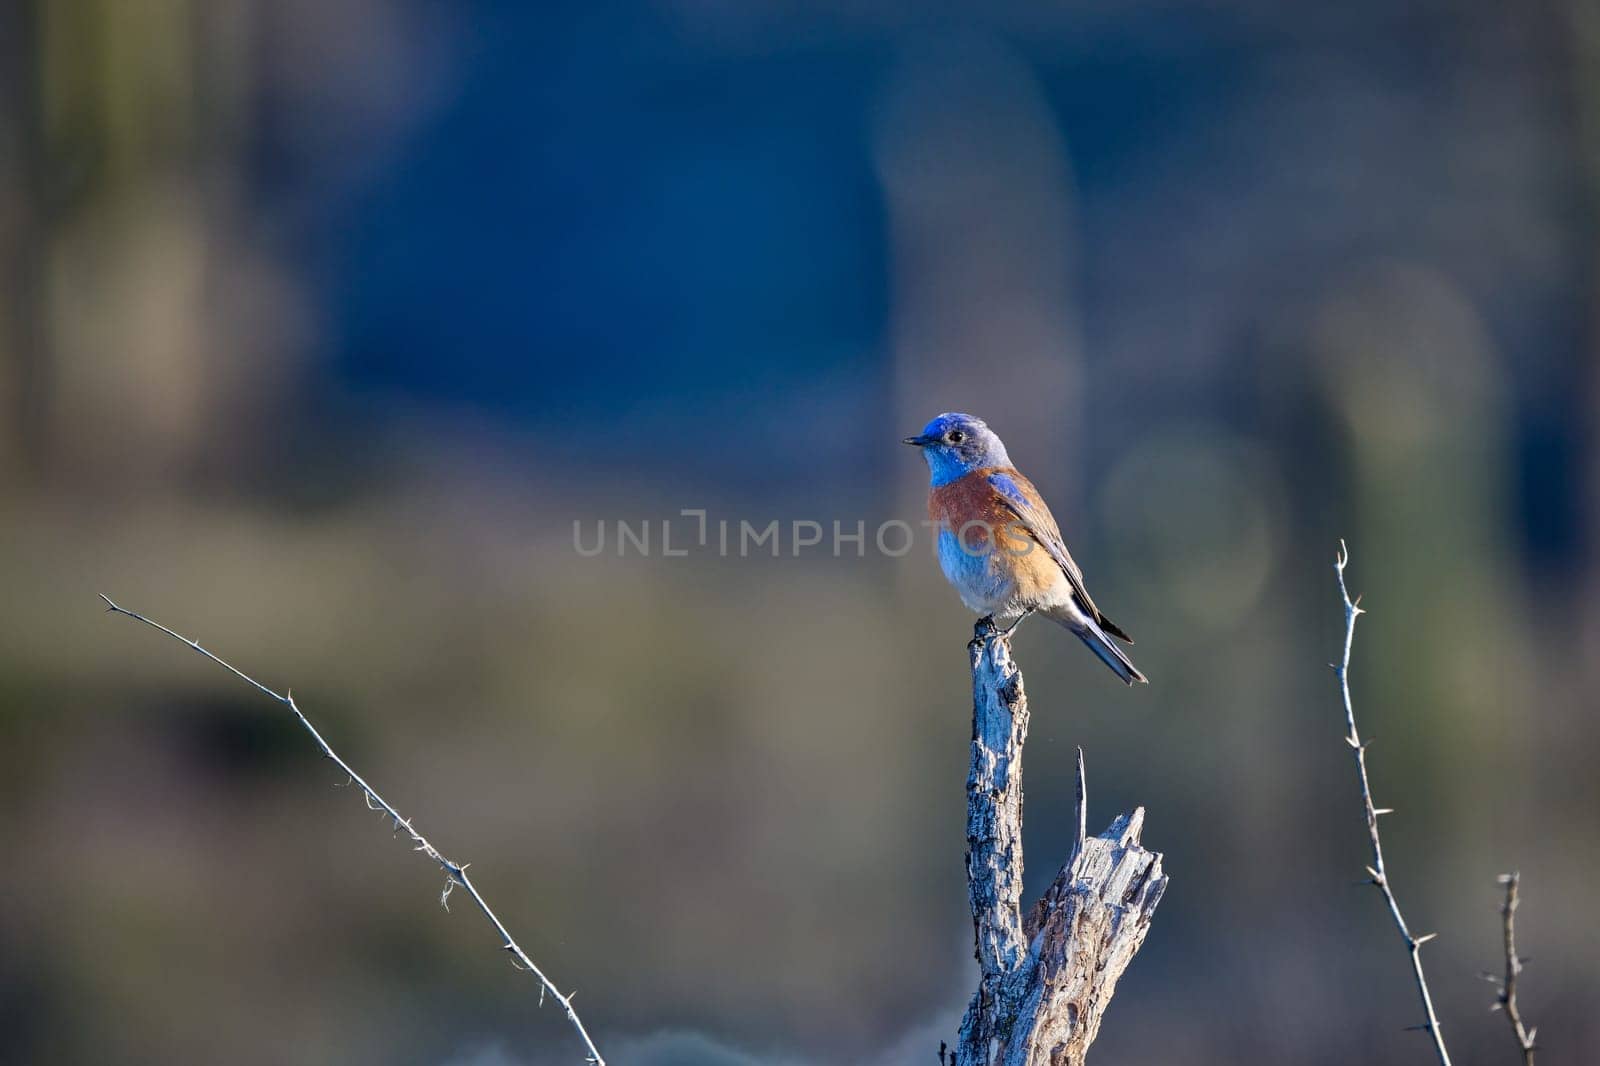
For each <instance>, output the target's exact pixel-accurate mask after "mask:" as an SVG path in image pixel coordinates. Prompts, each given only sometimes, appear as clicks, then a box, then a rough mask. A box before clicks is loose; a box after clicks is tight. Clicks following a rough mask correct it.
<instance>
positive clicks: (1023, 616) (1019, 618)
mask: <svg viewBox="0 0 1600 1066" xmlns="http://www.w3.org/2000/svg"><path fill="white" fill-rule="evenodd" d="M1034 610H1035V608H1032V607H1029V608H1028V609H1027V610H1025V611H1023V612H1022V613H1021V614H1019V615H1017V620H1016V621H1015V622H1012V623H1011V624H1010V625H1008V626H1006V627H1005V628H1004V629H1002V630H1000V636H1002V637H1009V636H1010V635H1011V631H1012V630H1013V629H1015V628H1017V627H1018V626H1020V625H1021V624H1022V623H1023V622H1025V621H1026V620H1027V618H1028V616H1029V615H1031V614H1033V612H1034ZM989 624H990V625H993V624H994V619H993V618H992V617H991V618H990V619H989Z"/></svg>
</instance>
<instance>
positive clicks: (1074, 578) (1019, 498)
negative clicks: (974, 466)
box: [989, 471, 1104, 621]
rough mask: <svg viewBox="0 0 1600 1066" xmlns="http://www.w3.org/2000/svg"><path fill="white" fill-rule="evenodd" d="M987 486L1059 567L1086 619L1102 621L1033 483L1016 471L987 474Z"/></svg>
mask: <svg viewBox="0 0 1600 1066" xmlns="http://www.w3.org/2000/svg"><path fill="white" fill-rule="evenodd" d="M989 485H990V487H991V488H993V489H994V492H995V496H996V498H997V499H998V501H999V503H1000V506H1001V508H1002V509H1003V510H1005V511H1009V512H1010V513H1011V514H1012V515H1014V516H1015V517H1016V519H1017V523H1018V524H1019V525H1021V526H1022V528H1023V529H1024V530H1026V531H1027V533H1028V535H1029V536H1030V537H1032V538H1033V539H1034V541H1035V542H1036V543H1037V544H1038V545H1039V546H1040V547H1041V548H1043V549H1044V550H1045V551H1046V552H1049V553H1050V558H1052V559H1054V560H1055V562H1056V565H1057V566H1059V567H1061V572H1062V573H1064V574H1066V575H1067V580H1068V581H1069V582H1070V583H1071V584H1072V592H1073V594H1074V596H1076V597H1077V600H1078V603H1079V604H1080V605H1081V606H1082V607H1083V609H1084V610H1085V611H1087V612H1088V614H1089V617H1091V618H1093V619H1095V620H1096V621H1100V620H1102V619H1103V618H1104V616H1103V615H1102V614H1101V613H1100V608H1098V607H1096V606H1095V605H1094V601H1093V600H1091V599H1090V598H1089V590H1088V589H1086V588H1084V587H1083V571H1082V570H1081V569H1079V568H1078V564H1077V563H1076V562H1074V561H1073V559H1072V554H1071V553H1070V552H1068V551H1067V545H1066V542H1065V541H1063V540H1062V539H1061V529H1060V527H1059V526H1057V525H1056V520H1055V516H1053V515H1052V514H1051V513H1050V508H1048V507H1046V506H1045V504H1044V501H1043V500H1042V499H1040V497H1039V492H1038V490H1037V489H1035V488H1034V487H1033V483H1032V482H1031V481H1029V480H1028V479H1027V478H1025V477H1023V476H1022V475H1021V474H1019V473H1016V472H1015V471H1006V472H997V473H993V474H990V475H989Z"/></svg>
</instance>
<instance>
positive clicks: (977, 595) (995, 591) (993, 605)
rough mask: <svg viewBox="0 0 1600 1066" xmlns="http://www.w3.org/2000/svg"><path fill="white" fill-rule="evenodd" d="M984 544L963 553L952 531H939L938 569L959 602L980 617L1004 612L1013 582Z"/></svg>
mask: <svg viewBox="0 0 1600 1066" xmlns="http://www.w3.org/2000/svg"><path fill="white" fill-rule="evenodd" d="M986 548H987V545H974V546H973V547H972V548H971V550H963V549H962V547H961V542H960V541H958V540H957V539H956V534H955V533H954V532H953V531H952V530H948V529H942V530H940V531H939V568H940V569H942V570H943V571H944V576H945V580H946V581H948V582H950V584H951V585H953V586H955V590H956V591H957V592H958V593H960V594H961V601H962V602H963V603H965V604H966V605H967V606H968V607H970V608H972V609H973V610H974V611H977V612H978V613H980V614H992V613H994V612H996V611H1003V610H1005V609H1006V608H1007V607H1008V605H1010V603H1011V600H1012V598H1013V596H1014V595H1015V590H1016V586H1015V583H1014V582H1013V581H1012V580H1011V578H1010V577H1009V576H1008V575H1007V573H1006V568H1005V567H1004V566H1002V565H999V564H1000V562H1001V560H999V559H997V558H996V557H995V553H993V552H991V551H987V550H985V549H986Z"/></svg>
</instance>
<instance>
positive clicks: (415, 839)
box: [100, 593, 605, 1066]
mask: <svg viewBox="0 0 1600 1066" xmlns="http://www.w3.org/2000/svg"><path fill="white" fill-rule="evenodd" d="M100 598H101V599H102V600H105V601H106V607H107V609H109V610H110V611H111V612H113V613H115V614H120V615H126V616H127V617H129V618H132V619H133V620H134V621H136V622H143V623H144V624H145V625H147V626H150V627H151V628H152V629H158V630H160V631H161V632H163V633H165V634H166V635H167V636H169V637H171V638H172V639H173V640H176V641H179V642H181V643H183V644H187V645H188V646H189V647H191V648H193V649H194V650H195V651H197V652H199V653H200V654H201V655H204V656H205V657H206V658H207V659H210V660H211V661H212V662H214V663H216V664H217V665H218V666H220V667H222V668H223V669H224V670H226V671H228V672H229V673H230V674H232V675H234V676H235V677H237V678H239V679H240V680H241V681H244V682H245V683H246V684H249V685H251V686H252V687H254V688H256V689H257V690H259V691H260V692H262V693H264V694H266V695H268V696H270V697H272V698H273V699H275V700H277V701H278V702H279V703H281V704H283V705H284V706H285V707H287V708H289V710H291V711H293V712H294V716H295V717H296V718H297V719H299V721H300V724H301V725H302V726H304V727H305V730H306V732H308V733H310V734H311V739H312V740H314V741H316V742H317V747H318V748H320V749H321V750H322V754H323V755H325V756H326V757H327V758H328V759H329V760H330V761H332V762H333V764H334V765H335V766H337V767H338V768H339V770H340V772H341V773H343V774H344V775H345V776H346V777H347V778H348V779H349V780H350V781H352V782H354V783H355V784H357V785H360V786H361V791H362V793H363V794H364V797H365V799H366V803H367V807H368V808H369V809H370V810H374V811H381V812H382V813H383V814H385V815H387V816H388V817H389V818H390V820H391V821H392V822H393V827H394V831H395V832H396V833H398V832H400V831H401V830H404V831H405V833H406V835H407V836H408V837H410V839H411V843H412V844H413V845H415V846H414V847H413V848H412V850H413V851H420V852H422V853H423V854H424V855H426V856H427V857H428V858H429V859H431V860H432V861H434V862H436V863H438V864H439V868H440V869H441V870H443V871H444V874H445V885H444V891H443V893H441V894H440V896H439V903H440V904H441V905H442V906H443V907H444V908H445V909H446V910H449V909H450V893H451V892H452V891H453V890H454V889H455V888H456V887H457V886H459V887H460V888H461V889H462V890H463V891H465V892H466V893H467V895H468V896H470V897H471V898H472V902H473V903H475V904H477V905H478V909H479V910H480V911H482V912H483V916H484V917H485V918H486V919H488V921H489V924H490V925H492V926H494V930H495V932H496V934H498V935H499V937H500V949H501V950H502V951H505V952H507V953H508V954H509V955H510V956H511V963H512V965H513V966H515V967H516V968H517V969H519V970H525V971H526V972H528V973H531V974H533V976H534V977H535V978H537V979H538V982H539V1003H540V1005H541V1006H542V1005H543V1004H544V998H545V996H546V995H549V996H550V998H552V999H554V1000H555V1001H556V1002H557V1003H559V1004H560V1005H561V1008H562V1010H563V1011H565V1012H566V1016H567V1021H568V1022H570V1023H571V1024H572V1027H573V1029H574V1030H576V1031H577V1034H578V1037H579V1038H580V1039H581V1040H582V1041H583V1045H584V1048H585V1049H586V1050H587V1052H588V1055H587V1058H586V1059H585V1061H587V1062H590V1063H593V1064H594V1066H605V1059H604V1058H602V1057H601V1055H600V1049H599V1048H597V1047H595V1043H594V1040H593V1039H591V1038H590V1036H589V1032H588V1030H586V1029H585V1028H584V1027H583V1022H582V1021H580V1020H579V1018H578V1012H577V1011H576V1010H574V1009H573V1007H572V997H573V995H574V994H575V993H568V994H566V995H562V993H561V990H560V989H559V988H557V987H556V986H555V982H553V981H551V980H550V978H549V977H546V976H545V973H544V971H543V970H541V969H539V967H538V966H537V965H535V964H534V961H533V959H531V958H529V957H528V953H527V952H526V951H523V950H522V947H521V945H519V944H518V943H517V942H516V940H515V939H514V938H513V937H512V936H511V934H510V933H509V932H508V931H507V930H506V927H505V924H504V923H503V922H501V921H500V919H499V917H498V916H496V914H495V913H494V911H493V910H491V909H490V908H489V904H488V903H487V902H486V901H485V900H484V898H483V896H482V895H481V894H480V893H479V892H478V889H477V887H476V886H474V885H473V883H472V878H471V877H470V876H468V874H467V866H468V865H469V864H468V863H456V862H452V861H451V860H449V859H447V858H445V856H444V855H443V854H441V853H440V852H439V849H437V848H435V847H434V846H433V845H432V844H430V843H429V842H428V840H427V838H426V837H424V836H423V835H422V834H421V833H419V832H417V830H416V829H415V828H413V827H412V824H411V820H410V819H408V818H402V817H401V816H400V812H399V811H397V810H395V809H394V808H393V807H392V806H390V805H389V801H388V800H386V799H384V798H383V797H382V796H380V795H379V794H378V792H377V790H376V789H374V788H373V787H372V786H371V785H369V784H367V782H366V780H365V779H364V778H363V777H362V776H361V775H360V774H358V773H356V772H355V770H354V769H353V768H352V767H351V766H350V764H349V763H347V762H345V761H344V760H343V759H342V758H340V757H339V755H338V753H337V752H335V751H334V750H333V748H332V747H330V746H329V745H328V742H327V741H326V740H324V739H323V738H322V734H321V733H319V732H317V729H316V727H315V726H313V725H312V724H311V720H310V719H308V718H307V717H306V716H305V714H304V713H303V712H302V711H301V710H300V708H299V706H298V705H296V704H295V702H294V694H293V693H287V692H286V693H284V694H281V695H280V694H279V693H277V692H275V691H274V690H272V689H270V688H268V687H267V686H266V685H263V684H262V683H261V682H259V681H257V680H256V679H255V678H253V677H251V676H250V675H249V674H246V673H245V672H244V671H242V670H240V669H239V668H238V667H236V666H234V665H232V664H231V663H228V662H226V661H224V660H223V659H221V658H220V657H218V656H217V655H215V654H213V653H211V652H209V651H207V650H206V649H205V648H202V647H201V646H200V643H199V642H198V641H194V640H190V639H189V638H188V637H185V636H181V635H179V634H178V633H175V632H173V631H172V630H170V629H168V628H167V627H166V626H164V625H162V624H161V623H160V622H157V621H155V620H154V619H151V618H146V617H145V616H144V615H142V614H139V613H137V612H135V611H130V610H128V609H127V608H125V607H119V606H117V605H116V604H115V603H113V602H112V600H111V597H109V596H107V595H105V594H104V593H102V594H101V595H100Z"/></svg>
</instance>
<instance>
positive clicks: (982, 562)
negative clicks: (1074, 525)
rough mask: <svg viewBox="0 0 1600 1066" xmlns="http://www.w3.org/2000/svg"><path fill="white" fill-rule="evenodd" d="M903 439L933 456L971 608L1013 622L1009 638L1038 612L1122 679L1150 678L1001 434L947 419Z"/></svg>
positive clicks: (947, 558) (950, 563)
mask: <svg viewBox="0 0 1600 1066" xmlns="http://www.w3.org/2000/svg"><path fill="white" fill-rule="evenodd" d="M905 442H906V443H907V444H911V445H915V446H916V447H918V448H921V449H922V456H923V458H925V459H926V460H928V470H929V471H930V473H931V474H932V478H931V481H932V485H931V487H930V488H929V490H928V517H929V518H930V519H932V521H933V522H934V523H936V525H937V528H938V530H939V566H940V567H941V568H942V569H943V570H944V576H945V579H946V580H948V581H949V582H950V584H952V585H954V586H955V589H956V591H957V592H959V593H960V594H961V600H962V602H963V603H965V604H966V605H967V606H968V607H970V608H972V609H973V610H974V611H978V612H979V613H981V614H984V615H986V616H988V617H989V618H990V619H991V620H994V619H997V618H998V619H1004V620H1012V619H1014V621H1012V623H1011V626H1010V628H1008V629H1007V630H1006V632H1008V633H1009V632H1010V631H1011V629H1015V628H1016V626H1017V624H1018V623H1020V622H1021V621H1022V620H1023V619H1024V618H1026V617H1027V616H1028V615H1030V614H1032V613H1033V612H1035V611H1038V612H1039V613H1040V614H1043V615H1044V616H1045V617H1046V618H1049V619H1051V620H1052V621H1054V622H1059V623H1060V624H1061V625H1063V626H1065V627H1066V628H1068V629H1070V630H1071V631H1072V632H1073V633H1075V634H1076V635H1077V637H1078V639H1079V640H1081V641H1083V642H1084V643H1085V644H1087V645H1089V650H1090V651H1092V652H1094V653H1095V654H1096V655H1098V656H1099V657H1100V660H1101V661H1102V662H1104V663H1105V664H1106V665H1107V666H1109V667H1111V669H1112V670H1113V671H1115V672H1116V675H1117V676H1118V677H1120V678H1122V680H1123V681H1125V682H1127V683H1128V684H1130V685H1131V684H1133V683H1134V682H1135V681H1145V680H1147V679H1146V678H1145V676H1144V675H1143V674H1141V673H1140V672H1139V671H1138V669H1137V668H1135V667H1134V665H1133V661H1132V660H1131V659H1129V658H1128V656H1127V654H1126V653H1125V652H1124V651H1123V650H1122V649H1121V648H1119V647H1117V645H1116V644H1114V643H1112V641H1111V637H1116V638H1117V639H1118V640H1121V641H1124V642H1126V643H1128V644H1132V643H1133V638H1132V637H1130V636H1128V634H1127V633H1125V632H1123V631H1122V628H1121V627H1120V626H1118V625H1117V624H1116V623H1115V622H1113V621H1112V620H1111V619H1109V618H1107V617H1106V616H1105V615H1104V614H1102V613H1101V612H1100V608H1098V607H1096V606H1095V605H1094V601H1093V600H1091V599H1090V598H1089V591H1088V590H1087V589H1086V588H1084V586H1083V571H1082V570H1080V569H1078V564H1077V563H1075V562H1073V561H1072V556H1071V555H1069V554H1068V553H1067V546H1066V544H1065V543H1064V542H1063V541H1062V539H1061V530H1060V529H1059V528H1058V527H1057V526H1056V520H1055V518H1054V517H1053V516H1051V514H1050V508H1048V507H1046V506H1045V502H1044V500H1042V499H1041V498H1040V497H1039V490H1038V489H1036V488H1034V487H1033V482H1031V481H1029V480H1028V479H1027V478H1025V477H1023V476H1022V475H1021V474H1020V473H1018V472H1017V470H1016V468H1015V467H1013V466H1012V465H1011V457H1010V456H1008V455H1006V446H1005V445H1004V444H1002V443H1001V442H1000V438H999V437H997V436H995V435H994V431H993V430H991V429H990V428H989V427H988V426H986V425H984V423H983V422H982V420H980V419H977V418H973V417H972V416H971V415H964V414H956V413H951V414H943V415H940V416H939V417H938V418H935V419H934V420H933V421H932V422H929V423H928V425H927V426H926V427H925V428H924V429H923V431H922V433H921V434H919V435H918V436H915V437H907V438H906V439H905ZM1108 634H1109V636H1108Z"/></svg>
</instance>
